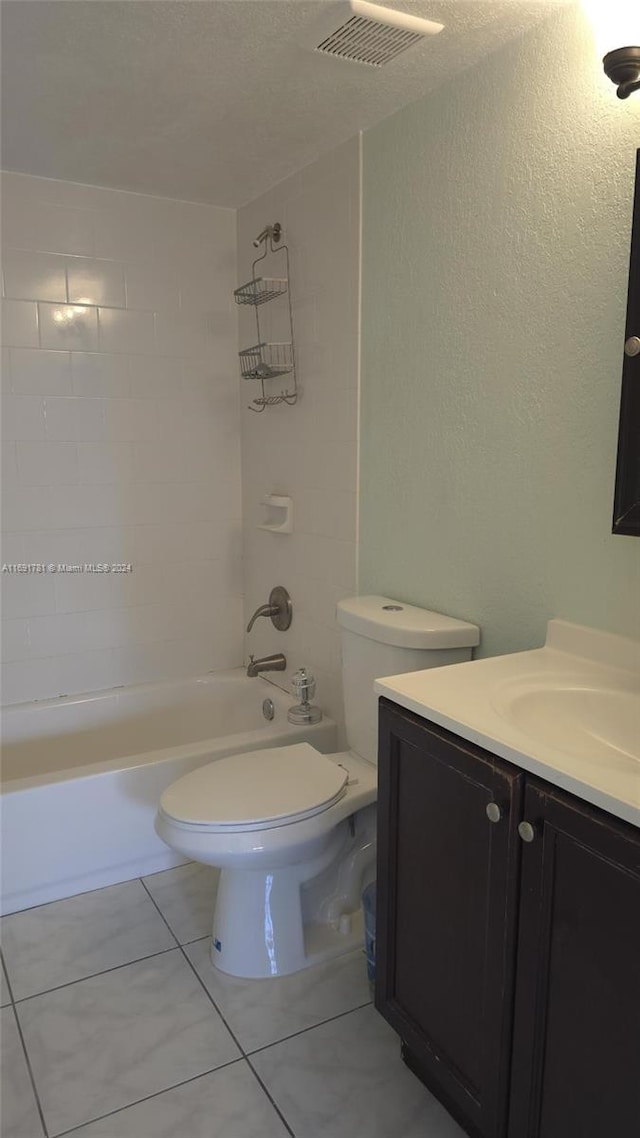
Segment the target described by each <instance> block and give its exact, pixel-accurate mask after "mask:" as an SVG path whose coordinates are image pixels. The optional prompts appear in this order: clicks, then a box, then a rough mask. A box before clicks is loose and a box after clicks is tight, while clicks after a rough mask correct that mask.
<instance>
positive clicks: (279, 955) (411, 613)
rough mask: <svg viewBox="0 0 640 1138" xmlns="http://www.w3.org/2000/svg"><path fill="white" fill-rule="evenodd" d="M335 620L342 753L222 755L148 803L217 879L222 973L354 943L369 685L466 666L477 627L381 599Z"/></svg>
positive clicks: (368, 785) (294, 962)
mask: <svg viewBox="0 0 640 1138" xmlns="http://www.w3.org/2000/svg"><path fill="white" fill-rule="evenodd" d="M338 623H339V624H340V627H341V632H342V648H343V660H342V664H343V687H344V697H345V721H346V727H347V741H348V743H349V745H350V746H351V748H352V749H351V750H348V751H342V752H339V753H337V754H332V755H323V754H321V753H320V752H319V751H317V750H316V749H315V748H314V747H312V746H311V745H310V744H308V743H298V744H294V745H292V746H289V747H274V748H269V749H265V750H261V751H251V752H247V753H246V754H243V755H230V756H228V757H226V758H223V759H219V760H217V761H216V762H213V763H209V764H208V765H207V766H205V767H201V768H200V769H199V770H196V771H193V772H192V773H191V774H188V775H186V776H185V777H184V778H181V779H179V780H178V781H177V782H175V783H173V784H172V785H171V786H170V787H168V788H167V790H166V791H165V792H164V794H163V796H162V798H161V801H160V806H159V809H158V814H157V818H156V829H157V832H158V834H159V835H160V837H161V838H162V839H163V840H164V841H165V842H166V843H167V845H169V846H171V847H172V849H174V850H177V851H178V852H179V853H181V854H183V855H184V856H185V857H188V858H192V859H193V860H194V861H199V862H203V863H204V864H206V865H213V866H217V867H218V868H219V869H220V870H221V875H220V882H219V886H218V893H217V898H216V905H215V912H214V915H213V933H212V942H211V959H212V963H213V964H214V965H215V967H217V968H219V969H220V970H221V971H223V972H227V973H229V974H231V975H234V976H242V977H248V978H266V977H270V976H283V975H287V974H289V973H291V972H297V971H300V970H301V969H303V968H306V967H308V966H309V965H311V964H315V963H318V962H319V961H321V960H326V959H328V958H329V957H331V956H335V955H338V954H341V953H343V952H347V951H348V950H349V949H351V948H353V947H354V946H355V945H356V944H362V941H363V931H362V916H361V911H360V896H361V893H362V889H363V888H364V886H365V885H366V884H368V882H369V881H370V880H372V879H373V877H374V876H375V852H376V847H375V832H376V827H375V801H376V792H377V770H376V759H377V754H376V747H377V742H376V740H377V699H376V697H375V695H374V692H373V681H374V679H376V678H377V677H379V676H383V675H390V674H399V673H401V672H408V671H414V670H417V669H422V668H426V667H434V666H437V665H442V664H449V663H458V662H460V661H462V660H468V659H469V658H470V656H471V647H472V645H474V644H477V643H478V639H479V634H478V629H477V628H476V626H475V625H471V624H467V623H466V622H465V621H458V620H454V619H452V618H450V617H445V616H441V615H440V614H438V613H431V612H428V611H426V610H424V609H418V608H415V607H414V606H411V605H402V604H401V603H399V602H397V601H392V600H389V599H388V598H387V597H377V596H376V597H358V598H353V599H351V600H348V601H341V602H340V604H339V605H338Z"/></svg>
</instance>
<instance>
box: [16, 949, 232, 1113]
mask: <svg viewBox="0 0 640 1138" xmlns="http://www.w3.org/2000/svg"><path fill="white" fill-rule="evenodd" d="M18 1009H19V1010H18V1014H19V1017H20V1023H21V1025H22V1030H23V1033H24V1037H25V1043H26V1047H27V1051H28V1053H29V1058H30V1061H31V1066H32V1070H33V1073H34V1078H35V1082H36V1086H37V1088H38V1094H39V1096H40V1101H41V1104H42V1108H43V1111H44V1116H45V1121H46V1124H47V1127H48V1129H49V1133H50V1135H56V1134H60V1133H61V1132H62V1131H64V1130H67V1129H70V1128H71V1127H74V1126H80V1125H81V1124H83V1123H87V1122H90V1121H92V1120H93V1119H96V1118H99V1117H100V1116H101V1115H104V1114H107V1113H109V1112H110V1111H114V1110H118V1109H119V1108H121V1107H124V1106H129V1105H131V1104H132V1103H134V1102H136V1101H138V1100H139V1099H142V1098H145V1097H147V1096H149V1095H153V1094H156V1093H157V1092H159V1091H162V1090H168V1089H169V1088H170V1087H173V1086H176V1085H177V1084H178V1083H181V1082H184V1081H185V1080H187V1079H190V1078H194V1077H195V1076H197V1075H201V1074H204V1073H206V1072H207V1071H211V1070H213V1069H214V1068H216V1067H220V1066H222V1065H223V1064H225V1063H228V1062H231V1061H232V1060H234V1059H236V1058H238V1057H239V1054H240V1053H239V1051H238V1048H237V1047H236V1045H235V1043H234V1042H233V1040H232V1038H231V1036H230V1034H229V1032H228V1031H227V1029H226V1027H225V1026H224V1024H223V1022H222V1020H221V1019H220V1016H219V1015H218V1014H217V1012H216V1011H215V1009H214V1008H213V1007H212V1005H211V1003H210V1001H209V999H208V998H207V996H206V995H205V993H204V992H203V990H202V987H201V985H200V984H199V982H198V980H197V979H196V977H195V976H194V974H193V972H192V970H191V968H190V966H189V965H188V963H187V962H186V960H185V959H184V957H183V955H182V953H181V952H180V951H179V949H175V950H174V951H173V952H165V953H163V954H162V955H160V956H153V957H150V958H149V959H147V960H141V961H138V963H136V964H129V965H127V966H126V967H124V968H118V969H115V970H114V971H112V972H105V973H103V974H102V975H100V976H92V977H91V978H90V979H88V980H82V981H80V983H78V984H71V985H69V986H68V987H66V988H59V989H57V990H56V991H54V992H48V993H45V994H44V995H41V996H34V997H33V998H32V999H30V1000H25V1001H24V1002H23V1003H21V1004H19V1005H18Z"/></svg>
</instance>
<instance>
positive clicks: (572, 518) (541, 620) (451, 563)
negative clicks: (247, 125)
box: [359, 11, 640, 655]
mask: <svg viewBox="0 0 640 1138" xmlns="http://www.w3.org/2000/svg"><path fill="white" fill-rule="evenodd" d="M637 146H640V95H635V96H632V97H631V99H629V100H628V101H627V102H626V103H623V102H621V101H620V100H618V99H616V97H615V93H614V89H613V87H612V86H611V84H610V83H609V81H608V80H607V79H606V78H604V76H603V77H602V78H601V76H600V64H599V62H598V61H597V60H596V59H595V57H594V55H593V46H592V41H591V35H590V32H589V30H588V27H587V25H586V21H585V19H584V17H583V16H582V15H581V14H580V13H579V12H576V11H570V12H563V13H562V14H561V15H560V16H559V17H558V16H557V15H556V16H554V18H553V20H551V21H547V22H545V23H544V24H542V25H539V26H538V27H537V28H536V29H535V30H534V31H533V32H531V33H529V34H528V35H527V36H525V37H523V38H522V39H520V40H517V41H514V42H513V43H512V44H510V45H508V46H507V47H506V48H504V49H502V50H501V51H500V52H497V53H495V54H494V55H492V56H490V57H489V58H488V59H486V60H485V61H483V62H482V63H481V64H480V65H479V66H477V67H475V68H473V69H472V70H470V71H467V72H465V73H464V74H463V75H461V76H459V77H458V78H457V79H456V80H455V81H453V82H452V83H450V84H448V85H447V86H446V87H442V88H440V89H439V90H438V91H436V92H435V93H433V94H431V95H429V96H428V97H427V98H425V99H423V100H421V101H420V102H418V103H414V104H412V105H411V106H409V107H406V108H404V109H403V110H402V111H400V112H399V113H398V114H396V115H394V116H393V117H392V118H390V119H387V120H386V121H385V122H384V123H382V124H381V125H380V126H378V127H375V128H374V129H372V130H371V131H369V132H368V133H367V134H366V135H365V137H364V147H363V161H364V169H363V179H364V181H363V194H364V200H363V211H364V213H363V217H364V227H363V228H364V247H363V358H362V408H361V523H360V524H361V532H360V582H359V584H360V591H361V592H381V593H386V594H389V595H391V596H393V597H400V598H402V599H404V600H407V601H410V602H413V603H416V604H422V605H425V606H427V607H430V608H434V609H436V610H439V611H441V612H445V613H450V614H452V615H454V616H460V617H464V618H466V619H469V620H473V621H476V622H477V623H479V624H480V626H481V628H482V634H483V642H482V648H481V650H480V654H483V655H493V654H495V653H498V652H509V651H514V650H519V649H522V648H528V647H533V646H536V645H539V644H541V643H542V642H543V641H544V635H545V625H546V621H547V620H548V618H549V617H551V616H561V617H565V618H566V619H569V620H574V621H578V622H580V623H584V624H589V625H593V626H595V627H601V628H607V629H610V630H612V631H617V632H627V633H630V634H633V635H640V619H639V615H640V538H634V537H621V536H616V537H614V536H613V535H612V534H611V513H612V502H613V482H614V473H615V454H616V439H617V417H618V406H619V393H620V376H621V366H622V365H621V358H622V357H621V353H622V339H623V332H624V315H625V306H626V278H627V271H628V255H629V236H630V223H631V207H632V197H633V175H634V165H635V149H636V147H637Z"/></svg>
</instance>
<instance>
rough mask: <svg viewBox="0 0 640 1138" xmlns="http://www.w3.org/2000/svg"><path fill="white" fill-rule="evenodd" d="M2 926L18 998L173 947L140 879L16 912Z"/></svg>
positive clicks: (13, 984)
mask: <svg viewBox="0 0 640 1138" xmlns="http://www.w3.org/2000/svg"><path fill="white" fill-rule="evenodd" d="M0 930H1V935H2V947H3V951H4V957H5V962H6V966H7V972H8V975H9V979H10V981H11V987H12V989H13V996H14V999H16V1000H22V999H24V998H25V997H27V996H33V995H35V994H36V993H38V992H45V991H47V990H48V989H50V988H57V987H60V986H61V985H62V984H69V983H70V982H71V981H73V980H82V979H84V978H85V977H87V976H93V975H95V974H96V973H98V972H106V971H107V969H109V968H115V967H117V966H118V965H120V964H129V963H130V962H131V961H133V960H141V959H142V958H143V957H145V956H151V955H152V953H155V952H163V951H165V950H166V949H169V948H174V947H175V941H174V938H173V937H172V936H171V933H170V932H169V930H168V929H167V927H166V925H165V923H164V921H163V920H162V918H161V917H160V915H159V914H158V912H157V911H156V908H155V906H154V904H153V902H152V901H151V900H150V899H149V897H148V896H147V894H146V892H145V890H144V888H143V886H142V885H141V884H140V882H139V881H127V882H125V884H124V885H111V886H109V887H108V888H107V889H98V890H96V891H95V892H93V893H83V894H81V895H80V896H78V897H69V898H67V899H66V900H64V901H54V902H53V903H52V904H50V905H41V906H39V907H38V908H37V909H28V910H26V911H25V912H23V913H13V914H11V916H8V917H3V918H2V922H1V923H0Z"/></svg>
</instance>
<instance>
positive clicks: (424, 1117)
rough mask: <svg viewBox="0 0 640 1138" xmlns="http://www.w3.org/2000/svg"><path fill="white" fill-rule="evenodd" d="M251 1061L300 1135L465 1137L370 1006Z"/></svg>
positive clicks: (320, 1137)
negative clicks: (406, 1061) (408, 1064)
mask: <svg viewBox="0 0 640 1138" xmlns="http://www.w3.org/2000/svg"><path fill="white" fill-rule="evenodd" d="M251 1061H252V1063H253V1064H254V1066H255V1068H256V1070H257V1072H258V1074H259V1075H260V1077H261V1078H262V1079H263V1080H264V1083H265V1086H266V1087H267V1089H268V1091H269V1093H270V1094H271V1095H272V1097H273V1099H274V1101H275V1102H276V1103H277V1105H278V1107H279V1108H280V1110H281V1111H282V1113H283V1115H284V1116H285V1118H286V1119H287V1122H288V1123H289V1125H290V1126H291V1128H292V1130H293V1131H294V1132H295V1133H296V1135H299V1138H390V1135H402V1138H464V1135H463V1132H462V1130H461V1129H460V1127H459V1126H458V1124H457V1123H456V1122H454V1120H453V1119H452V1118H451V1116H450V1115H449V1114H448V1113H447V1112H446V1111H445V1109H444V1107H442V1106H441V1105H440V1104H439V1103H438V1102H437V1101H436V1099H435V1098H434V1097H433V1095H431V1094H430V1093H429V1091H428V1090H427V1089H426V1087H423V1086H422V1084H421V1083H420V1082H419V1081H418V1079H416V1078H415V1076H414V1075H412V1074H411V1072H410V1071H408V1070H407V1068H406V1067H405V1065H404V1063H403V1062H402V1060H401V1058H400V1041H399V1039H398V1037H397V1035H396V1034H395V1032H393V1031H392V1030H391V1028H390V1027H389V1026H388V1025H387V1024H386V1023H385V1022H384V1020H383V1019H382V1018H381V1017H380V1016H379V1015H378V1013H377V1012H376V1011H375V1010H374V1009H373V1008H372V1007H367V1008H363V1009H361V1010H360V1011H356V1012H351V1013H350V1014H349V1015H346V1016H344V1017H342V1018H341V1019H336V1020H332V1021H331V1022H330V1023H325V1024H322V1025H321V1026H320V1027H316V1028H313V1030H311V1031H307V1032H305V1033H304V1034H302V1035H298V1036H295V1037H294V1038H293V1039H289V1040H286V1041H285V1042H284V1043H278V1044H276V1045H275V1047H269V1048H267V1050H266V1051H261V1052H260V1053H259V1054H257V1055H254V1056H252V1060H251Z"/></svg>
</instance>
